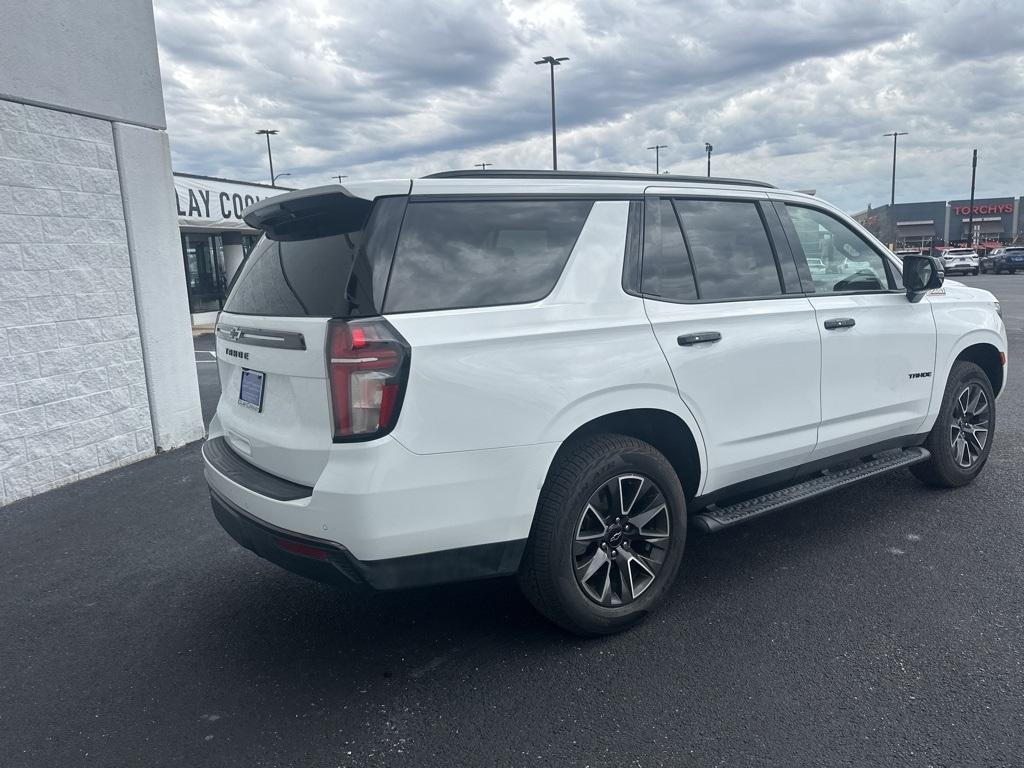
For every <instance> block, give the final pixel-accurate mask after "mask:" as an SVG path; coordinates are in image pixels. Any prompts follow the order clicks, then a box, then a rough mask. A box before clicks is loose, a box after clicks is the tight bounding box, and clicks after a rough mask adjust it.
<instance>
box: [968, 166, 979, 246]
mask: <svg viewBox="0 0 1024 768" xmlns="http://www.w3.org/2000/svg"><path fill="white" fill-rule="evenodd" d="M977 175H978V150H974V155H973V156H972V157H971V207H970V209H969V211H968V213H967V236H968V237H969V238H970V240H968V241H967V244H968V245H972V246H973V245H974V180H975V178H976V177H977Z"/></svg>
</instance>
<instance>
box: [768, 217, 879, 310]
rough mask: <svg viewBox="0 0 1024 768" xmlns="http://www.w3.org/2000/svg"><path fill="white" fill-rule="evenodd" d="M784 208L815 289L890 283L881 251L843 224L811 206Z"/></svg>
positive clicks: (842, 290) (862, 287)
mask: <svg viewBox="0 0 1024 768" xmlns="http://www.w3.org/2000/svg"><path fill="white" fill-rule="evenodd" d="M786 210H787V211H788V213H789V217H790V219H791V220H792V222H793V227H794V228H795V229H796V235H797V239H798V240H799V241H800V247H801V248H802V249H803V252H804V257H805V258H806V259H807V265H808V267H809V268H810V272H811V279H812V280H813V282H814V292H815V293H845V292H849V291H884V290H888V289H889V288H891V287H892V285H891V283H890V279H889V272H888V270H887V269H886V267H885V262H884V260H883V258H882V256H881V254H879V253H878V251H876V250H875V249H874V248H872V247H871V245H870V244H869V243H868V242H867V241H866V240H865V239H864V238H863V237H861V236H860V235H858V234H857V233H856V232H854V231H853V230H852V229H850V227H848V226H847V225H846V224H844V223H843V222H841V221H839V219H836V218H833V217H832V216H830V215H828V214H827V213H824V212H823V211H819V210H816V209H814V208H804V207H802V206H798V205H787V206H786Z"/></svg>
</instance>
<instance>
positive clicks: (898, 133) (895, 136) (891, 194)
mask: <svg viewBox="0 0 1024 768" xmlns="http://www.w3.org/2000/svg"><path fill="white" fill-rule="evenodd" d="M882 135H883V136H892V188H891V190H890V192H889V207H890V208H891V207H892V206H894V205H896V139H898V138H899V137H900V136H906V135H907V132H906V131H893V132H892V133H883V134H882Z"/></svg>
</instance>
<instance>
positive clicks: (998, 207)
mask: <svg viewBox="0 0 1024 768" xmlns="http://www.w3.org/2000/svg"><path fill="white" fill-rule="evenodd" d="M952 208H953V213H955V214H956V215H957V216H970V215H971V206H970V205H958V204H956V203H953V204H952ZM1004 213H1013V202H1012V201H1011V202H1009V203H980V204H978V205H975V206H974V215H975V216H991V215H993V214H1004Z"/></svg>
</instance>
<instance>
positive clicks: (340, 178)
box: [331, 173, 348, 184]
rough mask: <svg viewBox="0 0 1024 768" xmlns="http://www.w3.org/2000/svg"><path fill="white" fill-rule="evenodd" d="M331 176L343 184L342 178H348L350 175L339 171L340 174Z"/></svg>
mask: <svg viewBox="0 0 1024 768" xmlns="http://www.w3.org/2000/svg"><path fill="white" fill-rule="evenodd" d="M331 178H332V179H337V180H338V183H339V184H341V180H342V179H347V178H348V176H347V175H345V174H341V173H339V174H338V175H336V176H331Z"/></svg>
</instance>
